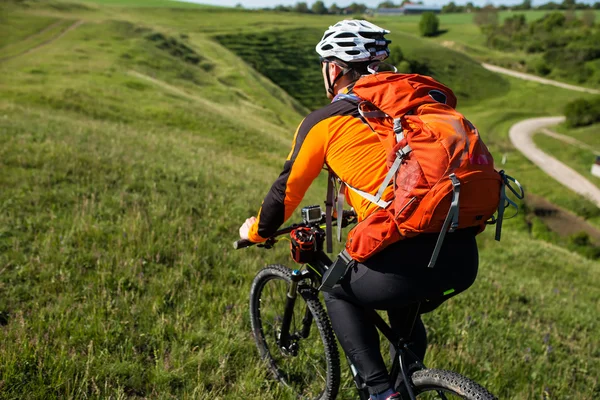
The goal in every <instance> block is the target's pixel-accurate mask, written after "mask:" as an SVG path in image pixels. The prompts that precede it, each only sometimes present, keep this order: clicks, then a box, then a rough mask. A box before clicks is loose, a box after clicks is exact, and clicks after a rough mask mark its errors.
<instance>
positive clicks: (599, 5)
mask: <svg viewBox="0 0 600 400" xmlns="http://www.w3.org/2000/svg"><path fill="white" fill-rule="evenodd" d="M594 10H600V1H598V2H596V3H594Z"/></svg>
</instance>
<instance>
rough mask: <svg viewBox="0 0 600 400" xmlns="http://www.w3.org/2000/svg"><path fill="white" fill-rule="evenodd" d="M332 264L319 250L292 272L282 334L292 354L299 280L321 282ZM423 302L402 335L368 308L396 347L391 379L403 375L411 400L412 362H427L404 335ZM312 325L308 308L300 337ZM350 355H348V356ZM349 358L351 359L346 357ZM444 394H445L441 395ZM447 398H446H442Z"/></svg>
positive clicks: (359, 383) (362, 389)
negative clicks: (410, 345)
mask: <svg viewBox="0 0 600 400" xmlns="http://www.w3.org/2000/svg"><path fill="white" fill-rule="evenodd" d="M332 263H333V261H332V260H331V259H330V258H329V257H328V256H327V254H326V253H325V252H323V251H322V250H319V251H317V252H316V253H315V259H314V261H312V262H310V263H307V269H305V270H303V271H302V272H301V271H299V270H295V271H293V273H292V283H291V285H290V287H289V289H288V293H287V300H286V304H285V310H284V315H283V319H282V324H281V333H280V337H279V346H280V348H281V349H282V350H284V351H286V352H288V353H291V354H293V353H294V351H295V349H294V348H293V346H294V342H292V341H291V340H290V339H292V335H290V332H289V329H290V324H291V319H292V314H293V310H294V305H295V303H296V299H297V295H298V286H299V284H300V282H301V281H302V280H304V279H306V278H310V279H311V280H313V282H315V283H317V284H319V285H320V283H321V278H322V276H323V274H324V273H325V272H326V271H327V268H328V267H329V266H330V265H331V264H332ZM419 309H420V304H416V305H415V306H413V307H411V309H410V312H409V315H408V317H407V321H406V324H404V327H405V329H404V330H403V332H401V333H400V334H399V335H398V334H396V333H395V332H394V331H392V328H391V327H390V326H389V325H388V324H387V323H386V322H385V320H384V319H383V318H382V317H381V316H380V315H379V314H378V313H377V312H376V311H375V310H372V309H365V310H366V312H367V315H368V316H369V318H370V319H371V321H372V322H373V323H374V324H375V326H376V327H377V329H379V330H380V331H381V333H382V334H383V335H384V336H385V337H386V338H387V339H388V341H389V342H390V344H391V345H392V346H393V347H394V350H395V356H394V359H393V362H392V368H391V371H390V378H391V379H392V381H393V382H394V381H396V379H397V377H398V376H399V375H400V374H401V375H402V378H403V383H404V386H405V388H406V392H407V393H408V395H409V397H410V399H411V400H416V397H415V394H414V391H413V389H412V387H411V384H410V379H409V370H408V367H409V365H411V364H414V365H416V366H417V367H418V368H419V369H423V368H425V365H424V364H423V363H422V362H421V360H420V359H419V358H418V357H417V356H416V355H415V354H414V353H413V352H412V351H411V350H410V348H409V344H410V343H409V342H408V341H407V340H406V339H404V338H409V337H410V336H411V334H412V330H413V328H414V325H415V322H416V320H417V317H418V316H419ZM311 324H312V316H311V314H310V312H309V311H308V309H307V310H306V312H305V316H304V318H303V320H302V332H301V334H300V336H302V337H303V338H306V337H308V334H309V332H310V325H311ZM346 358H347V357H346ZM347 359H348V358H347ZM348 364H349V366H350V369H351V371H352V376H353V378H354V383H355V385H356V388H357V389H358V392H359V395H360V399H361V400H369V398H370V396H369V393H368V391H367V389H366V384H365V383H364V381H363V380H362V378H361V377H360V375H359V374H358V370H357V369H356V367H354V365H352V362H351V361H350V360H349V359H348ZM442 396H443V395H442ZM443 398H444V397H443Z"/></svg>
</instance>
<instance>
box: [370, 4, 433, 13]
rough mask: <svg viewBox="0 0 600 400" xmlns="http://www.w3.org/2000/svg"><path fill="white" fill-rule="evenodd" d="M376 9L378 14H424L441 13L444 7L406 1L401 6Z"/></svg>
mask: <svg viewBox="0 0 600 400" xmlns="http://www.w3.org/2000/svg"><path fill="white" fill-rule="evenodd" d="M374 11H375V13H376V14H380V15H415V14H423V13H426V12H432V13H434V14H439V13H441V12H442V9H441V8H440V7H434V6H425V5H421V4H410V3H406V4H405V5H404V6H402V7H399V8H378V9H377V10H374Z"/></svg>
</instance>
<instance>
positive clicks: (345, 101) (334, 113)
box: [302, 95, 360, 129]
mask: <svg viewBox="0 0 600 400" xmlns="http://www.w3.org/2000/svg"><path fill="white" fill-rule="evenodd" d="M358 103H359V99H358V97H356V96H353V95H343V97H342V96H336V98H335V99H334V100H333V101H332V102H331V103H329V104H327V105H326V106H324V107H321V108H319V109H317V110H315V111H313V112H311V113H310V114H308V116H307V117H306V118H305V119H304V121H303V123H302V124H303V125H304V126H305V128H309V129H310V128H312V127H314V126H315V125H317V124H319V123H320V122H322V121H324V120H327V119H331V118H339V117H348V116H350V117H356V118H359V117H360V114H359V113H358Z"/></svg>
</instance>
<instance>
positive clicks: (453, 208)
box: [428, 174, 460, 268]
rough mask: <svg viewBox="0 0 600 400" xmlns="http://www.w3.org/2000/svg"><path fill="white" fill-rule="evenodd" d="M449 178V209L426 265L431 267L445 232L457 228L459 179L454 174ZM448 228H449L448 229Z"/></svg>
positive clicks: (439, 249)
mask: <svg viewBox="0 0 600 400" xmlns="http://www.w3.org/2000/svg"><path fill="white" fill-rule="evenodd" d="M449 178H450V180H451V181H452V203H451V204H450V210H448V215H447V216H446V220H445V221H444V225H443V226H442V231H441V232H440V236H438V240H437V243H436V244H435V248H434V249H433V255H432V256H431V261H429V265H428V267H429V268H433V267H434V266H435V263H436V261H437V258H438V256H439V255H440V251H441V250H442V244H443V242H444V238H445V237H446V232H447V231H449V232H454V231H455V230H456V228H458V210H459V199H460V180H459V179H458V178H457V177H456V175H455V174H450V176H449ZM448 228H450V229H449V230H448Z"/></svg>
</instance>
